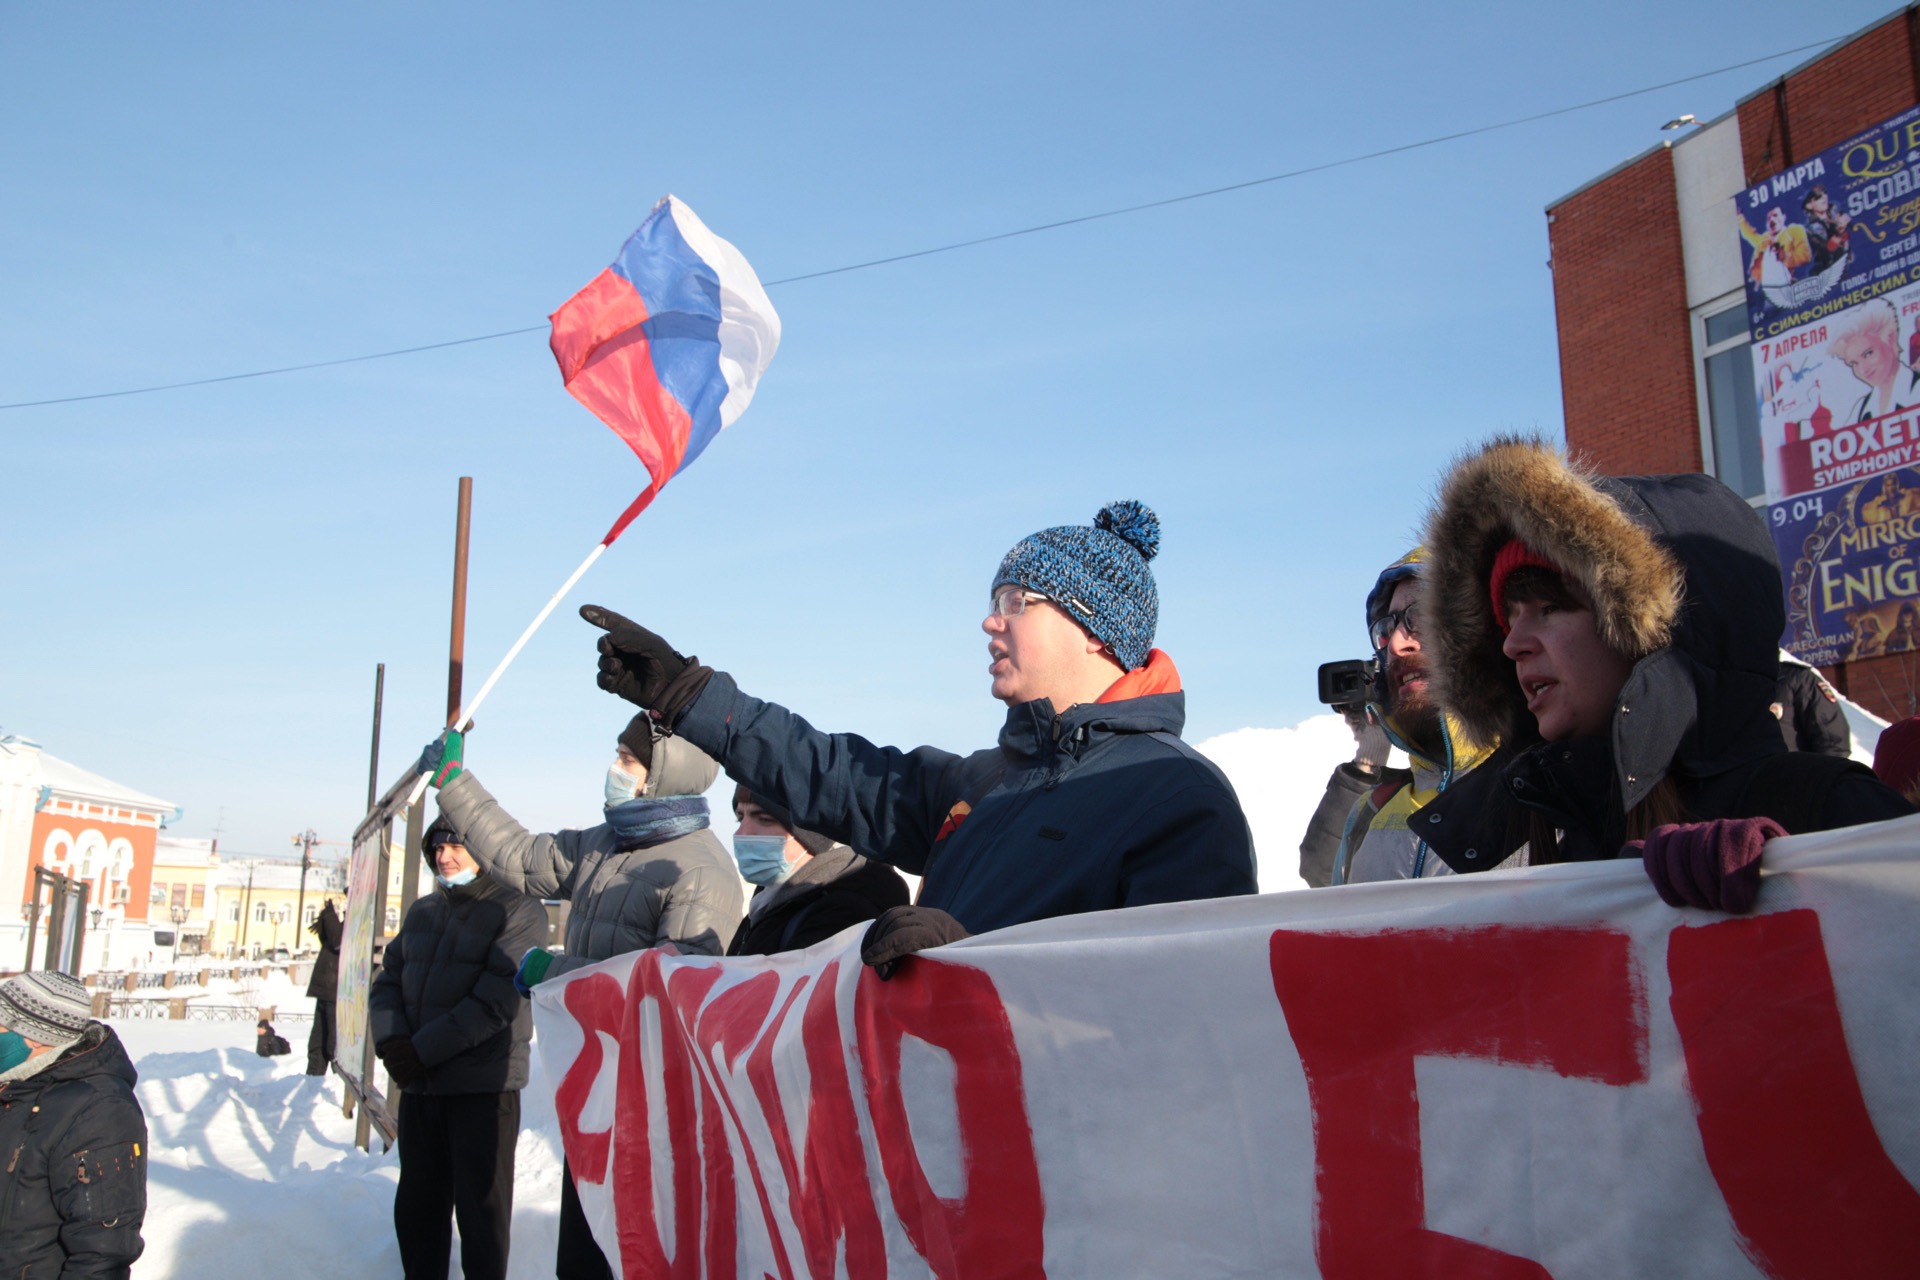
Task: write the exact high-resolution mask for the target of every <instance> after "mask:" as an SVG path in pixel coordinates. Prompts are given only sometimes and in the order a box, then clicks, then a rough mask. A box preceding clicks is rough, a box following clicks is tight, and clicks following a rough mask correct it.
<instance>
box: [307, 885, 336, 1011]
mask: <svg viewBox="0 0 1920 1280" xmlns="http://www.w3.org/2000/svg"><path fill="white" fill-rule="evenodd" d="M307 928H308V929H309V930H310V931H311V932H312V934H313V936H314V937H316V938H318V939H319V940H320V954H319V955H318V956H315V957H314V961H313V976H312V977H311V978H308V979H307V994H308V995H310V996H312V997H313V998H314V999H316V1000H332V999H334V998H335V996H336V994H337V993H338V991H339V989H340V935H341V933H342V930H341V927H340V913H339V912H338V911H335V910H334V909H333V903H332V902H331V901H329V902H328V903H327V905H326V906H324V907H322V908H321V909H320V914H319V915H317V916H315V917H314V918H313V923H312V924H311V925H308V926H307Z"/></svg>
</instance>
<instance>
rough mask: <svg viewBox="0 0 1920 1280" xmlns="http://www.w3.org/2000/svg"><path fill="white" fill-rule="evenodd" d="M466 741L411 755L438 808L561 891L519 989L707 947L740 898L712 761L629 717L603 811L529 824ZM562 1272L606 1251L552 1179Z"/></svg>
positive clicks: (729, 936) (565, 1182) (593, 1266)
mask: <svg viewBox="0 0 1920 1280" xmlns="http://www.w3.org/2000/svg"><path fill="white" fill-rule="evenodd" d="M464 749H465V741H464V739H463V737H462V735H461V734H459V733H448V734H446V735H445V737H444V738H442V739H440V740H438V741H436V742H434V743H432V744H430V745H429V746H428V747H427V750H426V751H425V753H423V754H422V756H421V759H420V768H421V770H422V772H425V773H427V774H428V775H429V776H430V778H431V779H432V781H433V785H434V786H436V787H439V788H440V811H441V813H443V814H444V815H446V816H447V817H448V818H449V819H450V820H451V821H452V822H453V823H454V824H455V826H456V827H458V829H459V830H460V831H461V832H462V833H464V834H465V836H466V842H467V849H468V851H469V852H470V853H472V855H473V856H474V859H475V860H476V861H477V862H478V863H479V864H480V865H481V866H482V867H484V868H485V869H486V871H487V873H488V874H489V875H491V876H493V877H494V878H495V879H496V880H498V881H500V882H501V883H502V884H504V885H506V886H507V887H509V888H511V889H515V890H518V891H520V892H522V893H527V894H531V895H533V896H535V897H539V898H568V899H571V900H572V903H573V908H572V910H571V911H570V912H569V913H568V915H567V935H566V950H565V954H563V955H559V956H555V955H553V954H552V953H550V952H549V951H548V950H547V949H546V948H545V947H540V946H535V947H533V948H531V949H530V950H529V951H528V952H527V953H526V954H525V956H524V957H522V958H521V960H520V971H519V974H518V976H517V978H516V981H517V982H518V983H519V984H520V985H521V986H522V988H523V989H530V988H531V987H533V986H534V985H535V984H537V983H539V982H540V981H541V980H543V979H545V978H548V977H552V976H555V975H557V974H559V973H562V972H565V971H566V970H567V969H571V968H576V967H578V966H581V965H587V964H592V963H594V962H595V961H597V960H605V959H607V958H609V957H611V956H617V955H624V954H625V953H627V952H629V951H638V950H642V949H644V948H647V947H657V946H660V945H661V944H662V943H672V944H673V945H674V947H676V948H677V949H678V950H679V951H681V952H682V953H685V954H697V955H709V956H717V955H721V954H723V953H724V952H725V951H726V949H727V944H728V943H729V942H730V941H732V940H733V931H734V929H735V928H736V927H737V926H738V925H739V923H740V917H741V915H742V913H743V912H744V911H745V909H746V899H745V895H744V894H742V892H741V889H740V874H739V872H738V870H736V868H735V866H734V862H733V859H732V858H731V857H729V856H728V854H727V851H726V849H725V848H724V847H723V846H722V845H721V843H720V841H719V839H718V838H717V837H716V836H715V835H714V834H713V832H712V831H710V830H708V827H709V824H710V818H709V815H708V811H707V800H706V796H705V795H704V794H703V793H704V792H705V791H706V789H707V788H708V787H710V786H712V785H713V780H714V778H716V777H717V776H718V775H719V766H718V765H716V764H715V763H714V762H713V761H712V759H710V758H709V757H707V756H706V755H704V754H703V753H702V752H701V751H700V750H699V749H698V748H697V747H695V746H693V745H692V744H691V743H688V742H686V741H685V740H683V739H680V738H675V737H668V736H664V735H663V734H662V733H659V732H656V728H655V726H654V724H653V722H652V721H651V720H649V719H648V718H647V717H646V716H644V715H639V716H635V717H633V719H632V720H631V721H629V722H628V724H627V727H626V728H625V729H624V730H622V731H621V734H620V737H619V738H618V740H617V741H616V742H615V745H614V760H613V764H612V766H611V767H609V768H608V770H607V773H606V779H605V783H604V796H605V801H606V807H605V809H604V813H605V816H606V821H605V822H602V823H600V824H599V825H598V826H593V827H588V828H587V829H585V830H584V831H559V832H555V833H553V834H551V835H535V834H533V833H532V832H530V831H528V830H527V829H526V828H525V827H523V826H521V825H520V824H519V823H518V822H516V821H514V819H513V817H512V816H511V815H510V814H508V813H507V811H506V810H505V809H502V808H501V807H500V803H499V801H497V800H495V799H494V798H493V797H492V796H491V795H489V794H488V792H487V789H486V788H485V787H483V786H481V785H480V780H479V779H478V778H476V777H474V776H473V773H472V772H471V771H470V770H468V769H467V768H466V767H465V764H464V762H463V761H462V758H461V756H462V753H463V751H464ZM556 1268H557V1271H558V1274H559V1276H560V1277H561V1280H599V1278H601V1277H611V1275H612V1269H611V1268H610V1267H609V1265H608V1263H607V1259H606V1255H605V1254H604V1253H603V1252H602V1251H601V1249H600V1247H599V1245H598V1244H596V1243H595V1242H594V1239H593V1228H592V1227H591V1226H590V1225H589V1224H588V1222H587V1217H586V1214H585V1212H583V1211H582V1209H581V1207H580V1197H579V1195H578V1193H577V1192H576V1191H575V1190H574V1185H573V1170H572V1168H571V1167H567V1168H566V1169H565V1170H564V1173H563V1176H562V1177H561V1180H560V1245H559V1253H558V1258H557V1260H556Z"/></svg>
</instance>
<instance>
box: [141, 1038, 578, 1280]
mask: <svg viewBox="0 0 1920 1280" xmlns="http://www.w3.org/2000/svg"><path fill="white" fill-rule="evenodd" d="M111 1025H112V1026H113V1029H114V1031H115V1032H116V1033H118V1035H119V1036H120V1038H121V1040H122V1041H124V1042H125V1043H126V1046H127V1052H128V1053H129V1054H131V1055H132V1057H133V1060H134V1065H135V1067H137V1068H138V1069H139V1072H140V1083H139V1085H138V1086H137V1088H136V1092H137V1093H138V1095H139V1098H140V1105H141V1107H142V1109H143V1110H145V1111H146V1113H147V1130H148V1141H149V1147H150V1156H149V1160H148V1165H147V1170H148V1172H147V1196H148V1199H147V1224H146V1230H145V1232H144V1234H145V1237H146V1242H147V1248H146V1253H145V1255H144V1256H143V1257H142V1258H141V1259H140V1261H139V1263H138V1264H136V1266H135V1268H134V1274H135V1275H136V1276H139V1277H144V1278H146V1280H171V1278H172V1277H176V1276H182V1277H184V1276H193V1277H194V1278H195V1280H229V1278H231V1280H256V1278H257V1277H259V1276H261V1275H263V1274H265V1275H270V1276H272V1277H273V1280H309V1278H311V1280H339V1277H341V1276H356V1277H361V1276H364V1277H376V1276H397V1275H399V1274H400V1254H399V1250H398V1249H397V1248H396V1247H395V1245H394V1241H393V1188H394V1185H395V1183H396V1182H397V1180H398V1178H399V1172H400V1165H399V1157H398V1153H397V1152H386V1153H384V1154H382V1153H381V1152H380V1150H379V1145H380V1144H379V1142H378V1140H377V1139H376V1141H375V1142H374V1151H373V1152H372V1153H367V1152H362V1151H359V1150H356V1149H355V1148H354V1145H353V1121H351V1120H349V1119H347V1118H346V1117H345V1116H344V1115H342V1113H341V1110H340V1100H341V1085H340V1081H339V1080H338V1079H337V1078H335V1077H333V1076H325V1077H319V1076H309V1075H306V1074H304V1073H303V1071H302V1068H303V1067H304V1066H305V1063H306V1054H305V1048H306V1046H305V1044H304V1043H303V1041H304V1039H305V1031H306V1024H304V1023H287V1024H283V1025H282V1026H281V1027H280V1030H281V1031H282V1032H283V1033H285V1034H286V1035H287V1038H288V1039H289V1040H292V1041H294V1042H295V1044H294V1053H293V1054H292V1055H290V1056H287V1057H282V1058H272V1059H267V1058H261V1057H259V1056H257V1055H256V1054H255V1053H254V1052H253V1026H252V1024H251V1023H241V1022H165V1021H148V1020H145V1019H138V1018H135V1019H116V1020H114V1021H113V1022H112V1023H111ZM521 1124H522V1128H521V1131H520V1143H519V1149H518V1152H517V1153H516V1157H515V1158H516V1161H517V1164H518V1171H517V1173H516V1175H515V1181H514V1215H513V1258H512V1263H511V1266H510V1269H509V1274H510V1275H511V1276H513V1277H516V1278H517V1277H526V1278H527V1280H534V1278H535V1277H548V1276H551V1275H552V1274H553V1250H554V1243H555V1240H556V1236H557V1232H558V1229H559V1228H558V1222H559V1213H560V1143H559V1136H558V1130H557V1129H556V1127H555V1125H554V1117H553V1091H552V1090H551V1089H550V1088H548V1087H547V1083H546V1080H545V1077H544V1076H543V1074H542V1072H541V1069H540V1060H539V1055H538V1054H535V1055H534V1061H533V1078H532V1080H531V1082H530V1083H529V1085H528V1087H527V1089H526V1090H525V1091H524V1092H523V1093H522V1094H521ZM454 1258H455V1261H454V1267H453V1271H452V1274H454V1275H456V1276H457V1275H458V1274H459V1269H458V1268H459V1261H458V1259H459V1244H458V1239H457V1237H456V1240H455V1245H454Z"/></svg>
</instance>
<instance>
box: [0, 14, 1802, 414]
mask: <svg viewBox="0 0 1920 1280" xmlns="http://www.w3.org/2000/svg"><path fill="white" fill-rule="evenodd" d="M1832 43H1834V40H1833V38H1831V37H1829V38H1827V39H1824V40H1816V41H1814V42H1813V43H1811V44H1803V45H1797V46H1795V47H1794V48H1791V49H1782V50H1780V51H1778V52H1777V53H1769V54H1763V55H1762V56H1760V57H1758V58H1749V59H1747V60H1746V61H1745V62H1735V63H1731V64H1729V65H1727V66H1724V67H1715V68H1714V69H1713V70H1711V71H1700V72H1696V73H1695V74H1693V75H1690V76H1681V77H1680V78H1679V79H1677V80H1667V81H1663V82H1661V83H1660V84H1650V85H1647V86H1645V87H1644V88H1639V89H1628V90H1627V91H1625V92H1624V93H1614V94H1608V95H1607V96H1606V97H1604V98H1593V99H1591V100H1589V101H1586V102H1576V103H1574V104H1573V105H1572V106H1566V107H1555V108H1553V109H1552V110H1551V111H1536V112H1534V113H1533V114H1532V115H1526V116H1516V117H1515V118H1514V119H1511V120H1501V121H1499V122H1497V123H1494V124H1483V125H1479V126H1477V127H1475V128H1472V129H1461V130H1459V131H1458V132H1455V133H1443V134H1439V135H1437V136H1435V137H1431V138H1422V139H1421V140H1419V141H1418V142H1403V143H1401V144H1400V145H1398V146H1393V147H1383V148H1381V149H1380V150H1378V151H1367V152H1362V153H1361V154H1359V155H1351V156H1346V157H1344V158H1342V159H1339V160H1328V161H1325V162H1324V163H1321V164H1313V165H1306V166H1304V167H1302V168H1299V169H1289V170H1287V171H1286V172H1284V173H1274V174H1268V175H1267V176H1266V177H1264V178H1248V179H1247V180H1246V181H1244V182H1230V183H1228V184H1226V185H1225V186H1220V187H1208V188H1207V189H1206V190H1204V191H1189V192H1187V193H1186V194H1185V195H1178V196H1167V197H1165V198H1163V199H1159V200H1147V201H1144V202H1142V203H1140V204H1129V205H1122V206H1120V207H1119V208H1115V209H1103V210H1101V211H1100V212H1098V213H1084V214H1080V215H1079V216H1077V217H1072V218H1059V219H1056V220H1054V221H1052V222H1038V223H1035V224H1034V225H1032V226H1030V227H1019V228H1016V229H1014V230H1012V231H998V232H995V233H994V234H992V235H986V236H975V237H974V238H972V239H970V240H955V241H953V242H952V243H950V244H942V245H935V246H933V247H932V248H929V249H914V250H912V251H910V252H907V253H895V254H889V255H888V256H886V257H884V258H869V259H867V260H866V261H864V262H850V263H847V264H846V265H845V266H839V267H827V268H825V269H823V270H820V271H807V272H803V273H801V274H800V275H793V276H782V277H781V278H780V279H778V280H769V281H767V282H766V287H767V288H769V289H772V288H775V287H777V286H780V285H783V284H798V283H799V282H801V281H802V280H819V279H821V278H822V277H825V276H838V275H845V274H846V273H847V272H849V271H865V270H867V269H868V268H870V267H884V266H890V265H891V264H893V263H896V262H910V261H912V260H913V259H915V258H930V257H932V256H934V255H935V254H941V253H953V252H955V251H956V250H959V249H971V248H975V247H976V246H979V245H983V244H994V243H996V242H998V241H1001V240H1013V239H1017V238H1018V237H1020V236H1031V235H1038V234H1039V233H1040V232H1043V231H1058V230H1060V229H1061V228H1063V227H1077V226H1080V225H1082V224H1084V223H1088V222H1100V221H1104V220H1105V219H1107V218H1120V217H1125V216H1126V215H1128V214H1133V213H1145V212H1146V211H1147V210H1149V209H1164V208H1167V207H1168V206H1170V205H1176V204H1186V203H1188V202H1190V201H1194V200H1206V199H1210V198H1212V197H1214V196H1223V195H1228V194H1230V193H1232V192H1235V191H1246V190H1250V189H1251V188H1254V187H1264V186H1267V185H1269V184H1271V183H1275V182H1286V181H1289V180H1291V179H1293V178H1304V177H1307V176H1308V175H1310V174H1315V173H1325V172H1327V171H1328V170H1329V169H1341V168H1345V167H1346V166H1348V165H1355V164H1364V163H1365V162H1367V161H1369V160H1381V159H1385V158H1386V157H1388V156H1397V155H1404V154H1405V153H1407V152H1409V151H1419V150H1422V149H1424V148H1426V147H1437V146H1440V145H1442V144H1443V143H1448V142H1458V141H1460V140H1461V139H1463V138H1474V137H1478V136H1480V135H1481V134H1487V133H1496V132H1498V131H1500V130H1502V129H1514V128H1518V127H1519V126H1521V125H1523V124H1534V123H1536V122H1538V121H1541V120H1551V119H1553V118H1554V117H1556V116H1564V115H1570V114H1572V113H1573V112H1576V111H1588V110H1591V109H1592V108H1594V107H1604V106H1606V105H1608V104H1609V103H1614V102H1624V101H1626V100H1627V99H1628V98H1638V97H1642V96H1644V95H1646V94H1649V93H1658V92H1660V91H1661V90H1662V89H1672V88H1676V87H1678V86H1680V85H1683V84H1693V83H1695V82H1696V81H1700V80H1709V79H1712V78H1713V77H1714V76H1722V75H1726V74H1727V73H1728V72H1730V71H1744V70H1745V69H1746V68H1748V67H1755V66H1759V65H1760V64H1761V63H1763V62H1773V61H1776V60H1777V59H1780V58H1790V57H1792V56H1793V55H1795V54H1798V53H1806V52H1808V51H1810V50H1813V49H1822V48H1825V47H1827V46H1828V45H1830V44H1832ZM546 327H547V326H545V325H543V324H537V325H528V326H526V327H525V328H521V329H503V330H501V331H500V332H498V333H482V334H477V335H475V336H474V337H471V338H452V339H449V340H448V341H446V342H428V343H423V344H421V345H419V346H413V347H400V348H397V349H395V350H392V351H374V352H370V353H368V354H366V355H359V356H342V357H340V358H339V359H337V360H315V361H311V362H309V363H307V364H290V365H282V366H280V367H279V368H275V369H256V370H254V371H252V372H251V373H229V374H223V375H221V376H220V377H217V378H193V379H189V380H187V381H183V382H167V383H161V384H159V385H157V386H151V387H129V388H127V389H126V390H124V391H96V392H93V393H91V394H89V395H79V396H58V397H55V398H53V399H48V400H21V401H16V402H15V403H12V404H0V410H3V409H37V408H41V407H43V406H46V405H55V404H76V403H78V402H80V401H83V400H111V399H115V398H116V397H119V396H144V395H151V394H152V393H154V392H157V391H179V390H182V389H184V388H186V387H208V386H213V385H214V384H216V383H221V382H240V381H244V380H246V379H248V378H270V377H273V376H275V375H276V374H282V373H300V372H303V371H305V370H308V369H330V368H334V367H335V366H338V365H344V364H360V363H363V362H365V361H368V360H388V359H392V358H393V357H395V356H410V355H417V354H419V353H420V352H423V351H440V350H443V349H445V348H447V347H463V346H467V345H469V344H471V343H475V342H492V341H493V340H495V339H496V338H513V337H518V336H520V335H522V334H527V333H540V332H542V331H544V330H545V329H546Z"/></svg>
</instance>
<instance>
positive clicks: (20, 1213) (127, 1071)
mask: <svg viewBox="0 0 1920 1280" xmlns="http://www.w3.org/2000/svg"><path fill="white" fill-rule="evenodd" d="M136 1078H137V1077H136V1075H135V1072H134V1069H133V1063H132V1061H131V1060H129V1059H128V1057H127V1051H126V1050H125V1049H124V1048H122V1047H121V1044H120V1038H119V1037H118V1036H116V1035H114V1034H113V1031H112V1029H111V1028H109V1027H105V1026H102V1025H101V1024H100V1023H98V1022H94V1023H89V1024H88V1026H87V1030H86V1032H85V1034H83V1035H82V1036H81V1037H80V1041H79V1043H77V1044H75V1045H73V1046H72V1047H71V1048H69V1049H67V1050H66V1051H65V1052H63V1053H62V1054H61V1055H60V1056H59V1057H58V1058H57V1059H55V1060H54V1062H53V1063H52V1065H50V1066H47V1067H44V1068H42V1069H41V1070H40V1071H38V1072H36V1073H34V1074H33V1075H30V1076H28V1077H27V1078H26V1079H24V1080H12V1081H8V1082H6V1083H5V1084H0V1159H4V1161H5V1165H4V1167H5V1169H6V1171H7V1173H6V1177H5V1179H4V1180H0V1275H3V1276H6V1277H8V1278H9V1280H36V1278H42V1277H44V1278H45V1280H52V1278H53V1277H56V1276H58V1277H61V1278H62V1280H81V1278H82V1277H87V1278H89V1280H90V1278H92V1277H125V1276H126V1275H127V1274H128V1270H129V1268H130V1267H132V1265H133V1261H134V1259H136V1258H138V1257H139V1256H140V1251H141V1249H142V1248H143V1247H144V1246H143V1244H142V1242H141V1239H140V1227H141V1224H142V1223H143V1222H144V1221H145V1220H146V1216H147V1120H146V1117H145V1116H144V1115H143V1114H142V1113H141V1111H140V1104H139V1103H138V1102H137V1101H135V1100H134V1096H133V1084H134V1080H135V1079H136Z"/></svg>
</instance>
